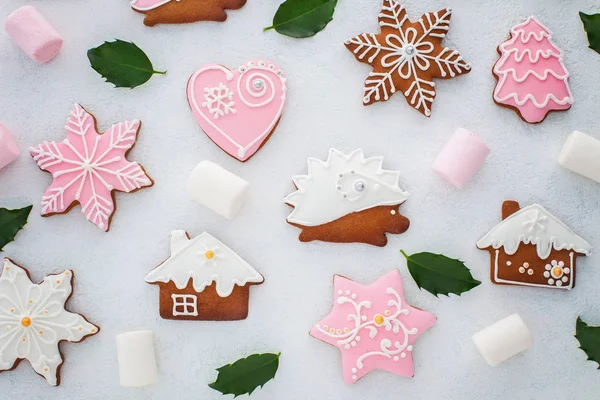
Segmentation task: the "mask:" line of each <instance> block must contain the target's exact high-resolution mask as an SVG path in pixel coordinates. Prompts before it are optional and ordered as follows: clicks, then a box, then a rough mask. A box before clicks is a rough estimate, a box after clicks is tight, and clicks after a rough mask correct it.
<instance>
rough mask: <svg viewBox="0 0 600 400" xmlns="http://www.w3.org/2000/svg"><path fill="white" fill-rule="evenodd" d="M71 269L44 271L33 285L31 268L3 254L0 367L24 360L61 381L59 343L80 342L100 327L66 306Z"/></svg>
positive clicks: (47, 376)
mask: <svg viewBox="0 0 600 400" xmlns="http://www.w3.org/2000/svg"><path fill="white" fill-rule="evenodd" d="M72 280H73V272H72V271H68V270H67V271H65V272H63V273H62V274H58V275H48V276H47V277H45V278H44V280H43V281H42V282H41V283H39V284H34V283H33V282H32V281H31V278H30V277H29V272H28V271H27V270H26V269H25V268H23V267H20V266H18V265H17V264H15V263H13V262H12V261H11V260H9V259H8V258H5V259H4V270H3V271H2V275H0V299H1V301H0V314H1V316H2V317H1V318H0V332H2V333H1V334H0V349H1V351H0V372H2V371H8V370H13V369H15V368H17V366H18V365H19V363H20V362H21V361H23V360H27V361H29V364H31V367H32V368H33V370H34V371H35V372H36V373H37V374H38V375H40V376H42V377H43V378H45V379H46V381H48V383H49V384H50V385H52V386H58V385H59V384H60V367H61V365H62V363H63V358H62V353H61V352H60V348H59V346H60V343H61V342H63V341H68V342H74V343H78V342H81V341H82V340H84V339H85V338H87V337H89V336H93V335H95V334H96V333H98V331H99V330H100V328H98V327H97V326H95V325H93V324H91V323H90V322H88V320H87V319H85V317H84V316H82V315H80V314H76V313H72V312H70V311H68V310H67V309H66V303H67V302H68V301H69V298H70V297H71V294H72V291H73V287H72Z"/></svg>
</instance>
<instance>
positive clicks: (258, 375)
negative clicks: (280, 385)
mask: <svg viewBox="0 0 600 400" xmlns="http://www.w3.org/2000/svg"><path fill="white" fill-rule="evenodd" d="M280 356H281V353H279V354H273V353H265V354H253V355H251V356H249V357H247V358H242V359H240V360H237V361H236V362H234V363H233V364H227V365H224V366H222V367H221V368H218V369H217V371H219V375H218V376H217V380H216V381H215V382H213V383H211V384H210V385H208V386H210V387H211V388H212V389H214V390H217V391H219V392H221V393H223V394H233V395H234V397H237V396H240V395H242V394H248V395H250V394H252V392H254V390H255V389H256V388H257V387H259V386H260V387H261V388H262V387H263V386H264V385H265V383H267V382H268V381H270V380H271V379H273V378H275V373H276V372H277V368H279V357H280Z"/></svg>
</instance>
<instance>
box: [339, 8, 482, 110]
mask: <svg viewBox="0 0 600 400" xmlns="http://www.w3.org/2000/svg"><path fill="white" fill-rule="evenodd" d="M451 16H452V11H451V10H450V9H449V8H447V9H444V10H441V11H438V12H436V13H427V14H425V15H423V16H422V17H421V18H420V19H419V20H418V21H417V22H412V21H410V20H409V19H408V16H407V14H406V9H405V8H404V6H402V5H400V3H398V2H397V1H396V0H383V8H382V10H381V13H380V14H379V25H380V26H381V32H380V33H378V34H373V33H362V34H360V35H358V36H355V37H353V38H352V39H348V40H346V41H345V45H346V47H347V48H348V50H350V51H351V52H352V53H353V54H354V57H356V59H357V60H358V61H360V62H363V63H366V64H369V65H371V66H372V67H373V71H372V72H371V73H370V74H369V77H368V78H367V80H366V81H365V89H364V98H363V103H364V105H366V106H368V105H371V104H373V103H375V102H377V101H387V100H388V99H389V98H390V97H391V96H392V95H393V94H394V93H395V92H397V91H399V92H401V93H402V94H403V95H404V97H406V101H407V102H408V104H410V106H411V107H413V108H415V109H416V110H418V111H419V112H421V113H423V115H425V116H427V117H429V116H431V107H432V105H433V100H434V99H435V95H436V92H435V83H434V82H433V79H434V78H440V79H449V78H454V77H457V76H459V75H463V74H466V73H469V72H470V71H471V66H470V65H469V64H468V63H466V62H465V61H464V60H463V58H462V57H461V56H460V54H459V53H458V51H456V50H452V49H449V48H447V47H444V46H443V45H442V40H443V39H444V37H446V33H447V32H448V29H449V26H450V17H451Z"/></svg>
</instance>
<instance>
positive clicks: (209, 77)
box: [187, 60, 287, 161]
mask: <svg viewBox="0 0 600 400" xmlns="http://www.w3.org/2000/svg"><path fill="white" fill-rule="evenodd" d="M187 95H188V102H189V103H190V107H191V109H192V113H193V114H194V117H195V118H196V121H198V123H199V124H200V127H201V128H202V130H203V131H204V132H205V133H206V134H207V135H208V137H209V138H210V139H211V140H212V141H213V142H215V143H216V144H217V146H219V147H220V148H221V149H223V150H224V151H226V152H227V153H228V154H230V155H231V156H233V157H235V158H237V159H238V160H240V161H246V160H247V159H249V158H250V157H252V155H253V154H254V153H256V152H257V151H258V149H259V148H260V147H261V145H262V144H263V142H264V141H265V140H267V138H268V137H269V134H270V133H271V132H272V131H273V130H274V129H275V127H276V125H277V122H278V121H279V118H281V114H282V113H283V110H284V108H285V103H286V99H287V85H286V79H285V78H284V77H283V74H282V73H281V71H280V70H279V68H278V67H277V65H275V64H273V63H272V62H270V61H266V60H256V61H251V62H248V63H247V64H246V65H243V66H241V67H239V68H238V69H236V70H234V71H231V70H229V69H227V68H225V67H223V66H221V65H217V64H209V65H204V66H202V67H200V68H199V69H198V70H197V71H196V72H195V73H194V74H193V75H192V77H191V78H190V81H189V83H188V88H187Z"/></svg>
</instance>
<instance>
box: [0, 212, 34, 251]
mask: <svg viewBox="0 0 600 400" xmlns="http://www.w3.org/2000/svg"><path fill="white" fill-rule="evenodd" d="M32 208H33V206H27V207H23V208H20V209H18V210H8V209H6V208H0V251H2V250H4V246H6V245H7V244H8V243H10V242H12V241H13V240H15V236H17V233H18V232H19V231H20V230H21V229H23V227H24V226H25V224H26V223H27V218H28V217H29V213H30V212H31V209H32Z"/></svg>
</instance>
